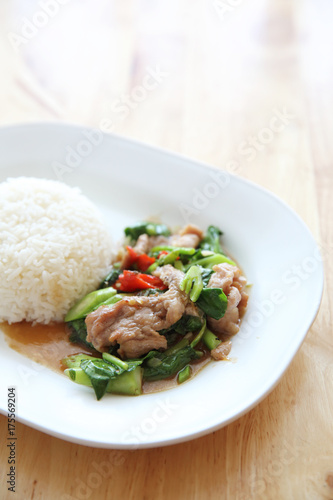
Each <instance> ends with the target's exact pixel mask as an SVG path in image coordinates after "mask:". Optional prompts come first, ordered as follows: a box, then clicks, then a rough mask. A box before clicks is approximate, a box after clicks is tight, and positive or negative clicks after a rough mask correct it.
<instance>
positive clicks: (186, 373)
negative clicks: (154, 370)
mask: <svg viewBox="0 0 333 500" xmlns="http://www.w3.org/2000/svg"><path fill="white" fill-rule="evenodd" d="M190 376H191V368H190V366H189V365H187V366H185V368H183V369H182V370H181V371H180V372H179V373H178V377H177V381H178V384H182V383H183V382H186V380H188V379H189V378H190Z"/></svg>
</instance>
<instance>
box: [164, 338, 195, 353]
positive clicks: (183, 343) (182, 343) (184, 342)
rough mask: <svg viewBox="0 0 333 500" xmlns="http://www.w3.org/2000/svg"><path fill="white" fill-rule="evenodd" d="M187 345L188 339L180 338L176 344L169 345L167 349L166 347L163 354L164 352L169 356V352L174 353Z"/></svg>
mask: <svg viewBox="0 0 333 500" xmlns="http://www.w3.org/2000/svg"><path fill="white" fill-rule="evenodd" d="M188 345H189V341H188V339H185V338H184V339H182V340H181V341H180V342H178V344H176V345H174V346H172V347H170V348H169V349H167V350H166V351H164V353H163V354H165V355H166V356H170V354H175V352H178V351H180V350H181V349H183V348H184V347H186V346H188Z"/></svg>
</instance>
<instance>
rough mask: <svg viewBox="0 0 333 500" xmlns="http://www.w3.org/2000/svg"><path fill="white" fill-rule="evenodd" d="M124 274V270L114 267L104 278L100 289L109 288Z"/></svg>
mask: <svg viewBox="0 0 333 500" xmlns="http://www.w3.org/2000/svg"><path fill="white" fill-rule="evenodd" d="M122 272H123V270H122V269H116V268H115V267H113V268H112V270H111V271H110V272H109V274H108V275H107V276H106V277H105V278H104V280H103V281H102V283H101V284H100V287H99V288H109V287H110V286H111V285H113V284H114V283H115V282H116V281H117V279H118V278H119V276H120V275H121V273H122Z"/></svg>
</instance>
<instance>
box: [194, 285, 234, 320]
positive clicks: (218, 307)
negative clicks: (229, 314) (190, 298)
mask: <svg viewBox="0 0 333 500" xmlns="http://www.w3.org/2000/svg"><path fill="white" fill-rule="evenodd" d="M197 306H198V307H200V309H201V310H202V311H203V312H204V313H206V314H207V316H210V317H211V318H214V319H221V318H222V317H223V316H224V314H225V312H226V310H227V306H228V298H227V296H226V295H225V293H224V292H223V290H222V288H204V289H203V290H202V292H201V294H200V297H199V299H198V300H197Z"/></svg>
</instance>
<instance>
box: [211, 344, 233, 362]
mask: <svg viewBox="0 0 333 500" xmlns="http://www.w3.org/2000/svg"><path fill="white" fill-rule="evenodd" d="M231 345H232V344H231V341H230V340H227V341H226V342H221V344H220V345H218V346H217V347H215V349H212V350H211V351H210V353H211V355H212V358H213V359H216V361H219V360H222V359H226V358H227V356H228V354H229V353H230V351H231Z"/></svg>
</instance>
